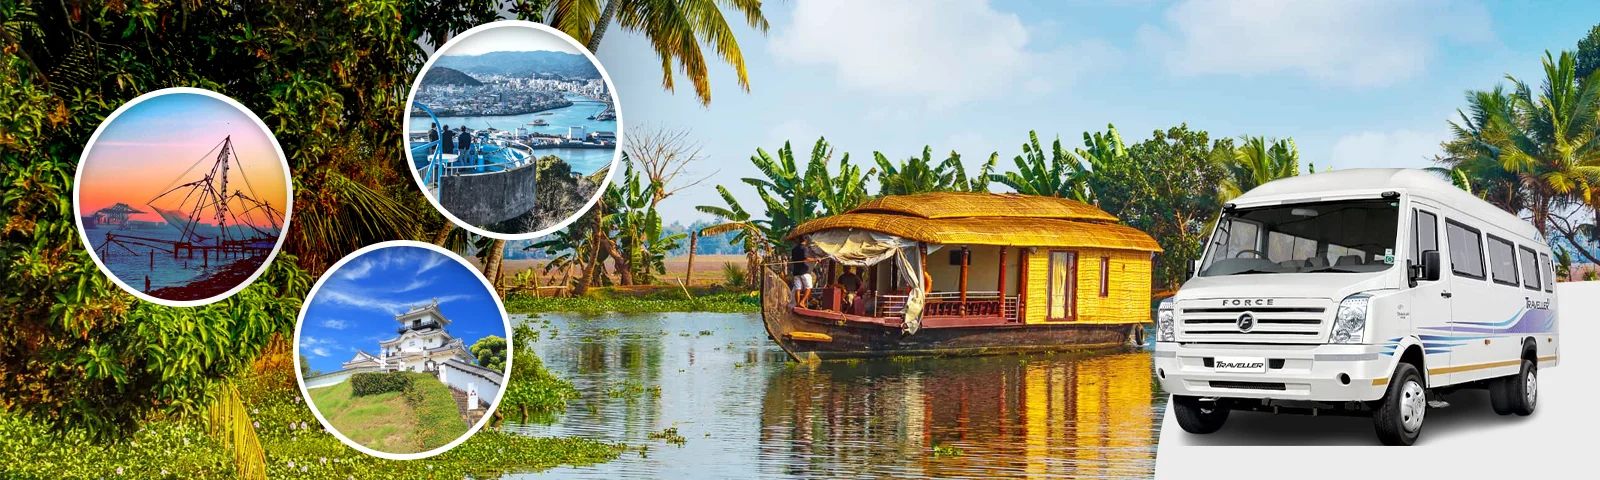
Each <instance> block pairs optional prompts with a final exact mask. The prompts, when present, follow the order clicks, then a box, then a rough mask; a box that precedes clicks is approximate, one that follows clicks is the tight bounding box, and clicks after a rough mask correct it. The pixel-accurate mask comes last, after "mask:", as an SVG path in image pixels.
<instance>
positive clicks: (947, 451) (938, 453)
mask: <svg viewBox="0 0 1600 480" xmlns="http://www.w3.org/2000/svg"><path fill="white" fill-rule="evenodd" d="M962 453H963V452H962V451H961V448H960V447H956V446H951V445H938V444H935V445H934V446H933V458H946V457H959V456H961V454H962Z"/></svg>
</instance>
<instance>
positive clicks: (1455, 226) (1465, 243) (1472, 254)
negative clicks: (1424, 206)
mask: <svg viewBox="0 0 1600 480" xmlns="http://www.w3.org/2000/svg"><path fill="white" fill-rule="evenodd" d="M1444 222H1445V225H1444V235H1445V241H1447V242H1449V247H1450V271H1451V272H1452V273H1455V274H1456V275H1458V276H1462V277H1467V278H1471V279H1476V280H1483V277H1484V276H1483V237H1482V235H1481V234H1480V233H1479V232H1478V229H1476V228H1472V227H1469V226H1466V225H1462V224H1460V223H1457V222H1456V221H1455V220H1450V219H1446V220H1445V221H1444Z"/></svg>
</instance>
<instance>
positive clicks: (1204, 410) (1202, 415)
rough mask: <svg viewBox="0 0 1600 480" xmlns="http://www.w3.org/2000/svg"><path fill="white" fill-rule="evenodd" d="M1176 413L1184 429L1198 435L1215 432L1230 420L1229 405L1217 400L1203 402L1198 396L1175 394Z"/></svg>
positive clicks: (1180, 425) (1173, 400)
mask: <svg viewBox="0 0 1600 480" xmlns="http://www.w3.org/2000/svg"><path fill="white" fill-rule="evenodd" d="M1172 404H1173V409H1174V412H1173V413H1174V414H1175V415H1176V416H1177V417H1178V426H1179V427H1183V431H1185V432H1189V433H1193V434H1196V435H1205V434H1208V433H1215V432H1216V431H1217V430H1221V429H1222V424H1224V423H1227V421H1228V407H1224V406H1222V405H1218V404H1217V403H1216V402H1202V401H1200V398H1198V397H1191V396H1187V395H1173V396H1172Z"/></svg>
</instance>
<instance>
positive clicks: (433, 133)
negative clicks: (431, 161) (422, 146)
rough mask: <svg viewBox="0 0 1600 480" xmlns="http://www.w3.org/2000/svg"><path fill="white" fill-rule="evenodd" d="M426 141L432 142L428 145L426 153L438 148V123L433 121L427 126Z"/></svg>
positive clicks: (429, 153) (430, 153)
mask: <svg viewBox="0 0 1600 480" xmlns="http://www.w3.org/2000/svg"><path fill="white" fill-rule="evenodd" d="M428 143H432V144H434V145H433V146H430V147H428V155H433V152H434V151H436V150H439V145H438V143H439V124H437V123H435V124H433V125H431V126H429V127H428Z"/></svg>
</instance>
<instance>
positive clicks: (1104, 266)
mask: <svg viewBox="0 0 1600 480" xmlns="http://www.w3.org/2000/svg"><path fill="white" fill-rule="evenodd" d="M1109 296H1111V257H1100V298H1106V297H1109Z"/></svg>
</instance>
